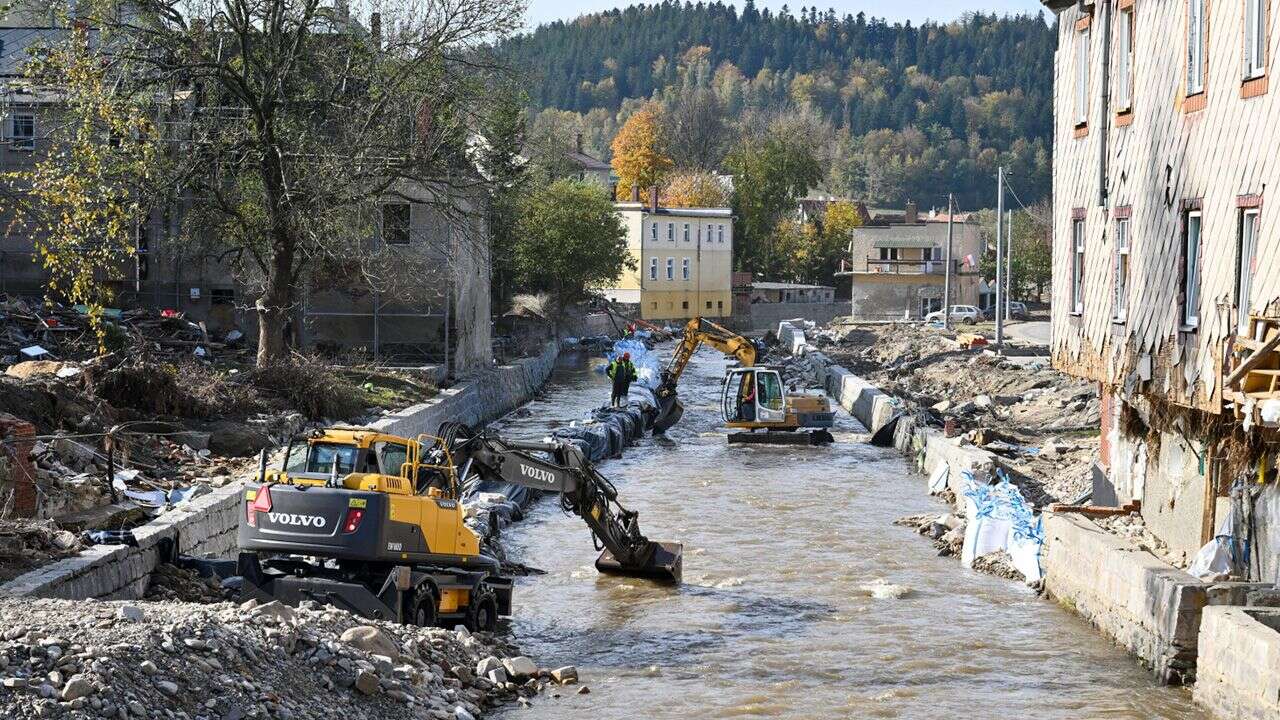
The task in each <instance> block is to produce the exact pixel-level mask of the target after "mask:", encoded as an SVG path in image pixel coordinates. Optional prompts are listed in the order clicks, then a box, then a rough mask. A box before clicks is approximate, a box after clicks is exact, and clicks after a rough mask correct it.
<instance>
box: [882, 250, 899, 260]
mask: <svg viewBox="0 0 1280 720" xmlns="http://www.w3.org/2000/svg"><path fill="white" fill-rule="evenodd" d="M880 259H881V260H897V259H898V248H883V247H882V248H880Z"/></svg>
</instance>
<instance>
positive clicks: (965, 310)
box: [924, 305, 986, 323]
mask: <svg viewBox="0 0 1280 720" xmlns="http://www.w3.org/2000/svg"><path fill="white" fill-rule="evenodd" d="M985 318H986V314H984V313H983V312H982V310H980V309H978V308H976V307H974V306H972V305H952V306H951V321H952V322H963V323H977V322H982V321H983V320H984V319H985ZM924 321H925V322H942V311H941V310H934V311H933V312H931V313H929V314H928V315H925V316H924Z"/></svg>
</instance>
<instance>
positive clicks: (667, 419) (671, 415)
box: [653, 391, 684, 435]
mask: <svg viewBox="0 0 1280 720" xmlns="http://www.w3.org/2000/svg"><path fill="white" fill-rule="evenodd" d="M683 415H684V404H683V403H681V402H680V398H679V397H677V396H676V394H675V391H672V392H671V394H670V395H666V396H665V397H659V398H658V417H657V418H656V419H654V421H653V434H654V435H659V434H662V433H664V432H666V431H667V430H668V429H669V428H671V427H673V426H674V425H675V424H676V423H678V422H680V418H681V416H683Z"/></svg>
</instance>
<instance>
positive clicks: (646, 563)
mask: <svg viewBox="0 0 1280 720" xmlns="http://www.w3.org/2000/svg"><path fill="white" fill-rule="evenodd" d="M596 570H599V571H600V572H602V573H605V574H608V575H626V576H628V577H639V578H648V579H650V580H658V581H660V582H664V583H671V584H673V585H679V584H680V579H681V577H682V576H683V574H684V545H681V544H680V543H670V542H651V543H649V551H648V552H646V553H644V559H643V560H641V561H638V562H635V563H630V564H623V563H621V562H619V561H618V560H617V559H616V558H614V557H613V553H611V552H609V551H608V550H605V551H604V552H602V553H600V557H598V558H596Z"/></svg>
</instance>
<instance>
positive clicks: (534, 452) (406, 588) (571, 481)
mask: <svg viewBox="0 0 1280 720" xmlns="http://www.w3.org/2000/svg"><path fill="white" fill-rule="evenodd" d="M473 477H478V478H482V479H490V480H498V481H501V482H506V483H512V484H516V485H522V486H525V487H530V488H534V489H537V490H543V491H548V492H555V493H559V495H560V504H561V506H562V507H564V509H565V510H567V511H569V512H573V513H576V514H577V515H579V516H580V517H582V519H583V520H584V521H585V522H586V523H587V525H588V527H589V528H590V529H591V533H592V535H593V537H594V538H595V540H596V543H597V549H602V550H603V551H602V552H601V554H600V557H599V558H598V559H597V560H596V567H597V568H599V569H600V571H601V572H607V573H615V574H623V575H631V576H638V577H646V578H653V579H656V580H660V581H665V582H671V583H678V582H679V581H680V577H681V570H682V568H681V559H682V558H681V556H682V548H681V546H680V545H679V544H678V543H659V542H653V541H651V540H649V539H648V538H646V537H645V536H644V535H643V534H642V533H641V532H640V527H639V524H638V515H637V513H635V512H633V511H630V510H627V509H626V508H624V507H623V506H622V505H621V504H620V503H619V502H618V493H617V490H616V488H615V487H614V486H613V484H612V483H610V482H609V480H607V479H606V478H605V477H604V476H602V475H601V474H600V473H599V472H598V471H597V470H596V469H595V468H594V467H593V466H592V465H591V463H590V462H588V461H587V460H586V458H585V456H584V455H583V453H582V451H581V449H579V448H578V447H577V446H576V445H574V444H573V443H571V442H568V441H563V440H556V439H548V440H544V441H539V442H509V441H506V440H504V439H502V438H500V437H498V436H496V435H492V434H488V433H475V432H473V431H471V430H470V429H469V428H467V427H466V426H463V425H459V424H456V423H445V424H443V425H442V426H441V428H440V434H439V436H427V435H419V436H418V437H417V438H416V439H408V438H404V437H399V436H396V435H389V434H386V433H381V432H378V431H375V430H371V429H364V428H333V429H328V430H324V431H322V432H316V433H313V434H312V435H310V436H309V437H306V438H298V439H295V441H294V442H292V443H290V446H289V449H288V451H287V452H286V453H285V458H284V461H283V463H282V465H281V467H279V468H278V469H267V467H266V461H265V456H264V460H263V461H262V464H261V467H260V470H259V479H258V482H257V483H251V484H249V485H247V486H246V489H245V496H244V501H243V504H244V507H243V512H242V514H241V520H240V529H239V537H238V541H239V546H240V548H241V553H240V556H239V559H238V562H237V566H238V567H237V574H238V575H239V576H241V577H242V578H243V582H242V585H241V587H242V594H243V595H245V596H246V598H248V597H254V598H259V599H264V600H270V599H275V600H280V601H282V602H284V603H286V604H295V605H296V604H298V603H299V602H301V601H303V600H314V601H318V602H322V603H326V604H331V605H335V606H337V607H341V608H344V609H347V610H350V611H351V612H354V613H357V614H360V615H364V616H366V617H372V618H379V619H388V620H396V621H399V622H404V623H413V624H417V625H436V624H444V625H446V626H450V627H451V626H452V625H454V624H457V623H463V624H465V625H466V626H467V627H469V628H471V629H473V630H493V629H494V628H495V627H496V625H497V621H498V617H499V616H502V615H510V613H511V594H512V580H511V578H510V577H506V576H504V575H503V573H502V568H501V565H500V563H499V562H498V560H497V559H495V558H494V557H492V556H491V555H489V554H486V553H485V552H484V549H483V545H482V543H481V538H480V537H478V536H477V535H476V533H475V532H474V531H473V530H472V529H471V528H469V527H468V526H467V525H466V523H465V522H464V518H465V511H464V508H463V506H462V503H461V494H462V487H463V485H464V484H465V483H466V482H467V481H468V480H469V479H471V478H473ZM491 527H496V521H495V523H491Z"/></svg>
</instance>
